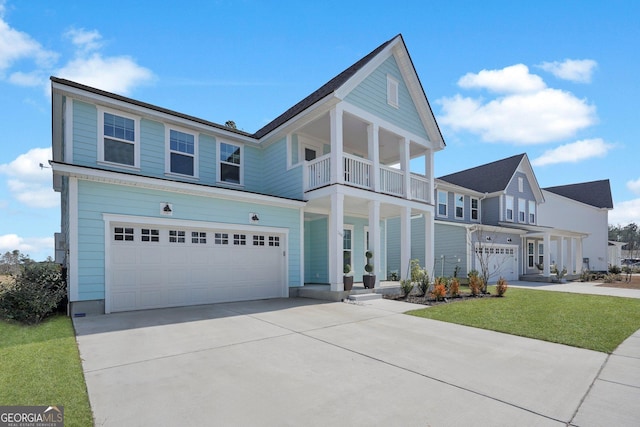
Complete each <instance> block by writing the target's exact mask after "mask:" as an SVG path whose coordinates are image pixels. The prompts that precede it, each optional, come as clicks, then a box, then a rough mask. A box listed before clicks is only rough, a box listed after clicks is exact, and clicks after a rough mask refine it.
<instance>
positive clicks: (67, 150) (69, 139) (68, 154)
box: [62, 98, 74, 163]
mask: <svg viewBox="0 0 640 427" xmlns="http://www.w3.org/2000/svg"><path fill="white" fill-rule="evenodd" d="M73 102H74V99H73V98H67V99H66V100H65V102H64V104H63V105H64V107H63V108H64V136H63V137H62V138H63V142H62V144H63V145H62V146H63V149H62V150H63V158H64V161H65V162H66V163H73Z"/></svg>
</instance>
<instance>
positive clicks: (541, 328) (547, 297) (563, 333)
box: [408, 287, 640, 353]
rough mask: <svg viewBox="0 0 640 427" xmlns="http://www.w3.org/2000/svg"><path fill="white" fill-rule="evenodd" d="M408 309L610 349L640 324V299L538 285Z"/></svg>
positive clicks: (432, 316) (437, 317)
mask: <svg viewBox="0 0 640 427" xmlns="http://www.w3.org/2000/svg"><path fill="white" fill-rule="evenodd" d="M489 290H490V291H491V292H492V293H495V290H494V289H493V287H490V288H489ZM408 314H411V315H413V316H419V317H425V318H429V319H434V320H441V321H445V322H450V323H457V324H460V325H466V326H473V327H476V328H482V329H489V330H493V331H498V332H504V333H507V334H512V335H520V336H523V337H529V338H535V339H539V340H544V341H550V342H555V343H560V344H566V345H570V346H574V347H580V348H586V349H590V350H595V351H602V352H605V353H611V352H612V351H613V350H614V349H615V348H616V347H618V346H619V345H620V343H622V341H624V340H625V339H626V338H628V337H629V336H630V335H631V334H633V333H634V332H635V331H636V330H638V329H640V299H634V298H619V297H609V296H600V295H583V294H572V293H566V292H550V291H538V290H532V289H516V288H509V290H508V291H507V293H506V294H505V296H504V297H503V298H478V299H476V300H472V301H465V302H456V303H451V304H443V305H438V306H434V307H429V308H425V309H420V310H413V311H410V312H408Z"/></svg>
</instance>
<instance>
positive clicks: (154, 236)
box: [141, 228, 160, 242]
mask: <svg viewBox="0 0 640 427" xmlns="http://www.w3.org/2000/svg"><path fill="white" fill-rule="evenodd" d="M141 235H142V237H141V239H142V241H143V242H159V241H160V230H153V229H150V228H143V229H142V230H141Z"/></svg>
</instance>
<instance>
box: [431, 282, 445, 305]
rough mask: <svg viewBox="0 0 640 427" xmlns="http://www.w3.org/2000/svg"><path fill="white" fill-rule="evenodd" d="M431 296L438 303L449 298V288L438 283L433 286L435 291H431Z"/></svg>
mask: <svg viewBox="0 0 640 427" xmlns="http://www.w3.org/2000/svg"><path fill="white" fill-rule="evenodd" d="M431 295H432V296H433V297H434V298H435V299H436V301H438V300H441V299H443V298H444V297H446V296H447V287H446V286H445V285H444V283H442V282H441V283H438V282H437V281H436V284H435V285H434V286H433V291H431Z"/></svg>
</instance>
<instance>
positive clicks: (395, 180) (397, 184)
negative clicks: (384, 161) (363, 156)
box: [380, 165, 404, 196]
mask: <svg viewBox="0 0 640 427" xmlns="http://www.w3.org/2000/svg"><path fill="white" fill-rule="evenodd" d="M380 191H382V192H383V193H387V194H393V195H394V196H404V172H403V171H401V170H400V169H394V168H390V167H388V166H382V165H380Z"/></svg>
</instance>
